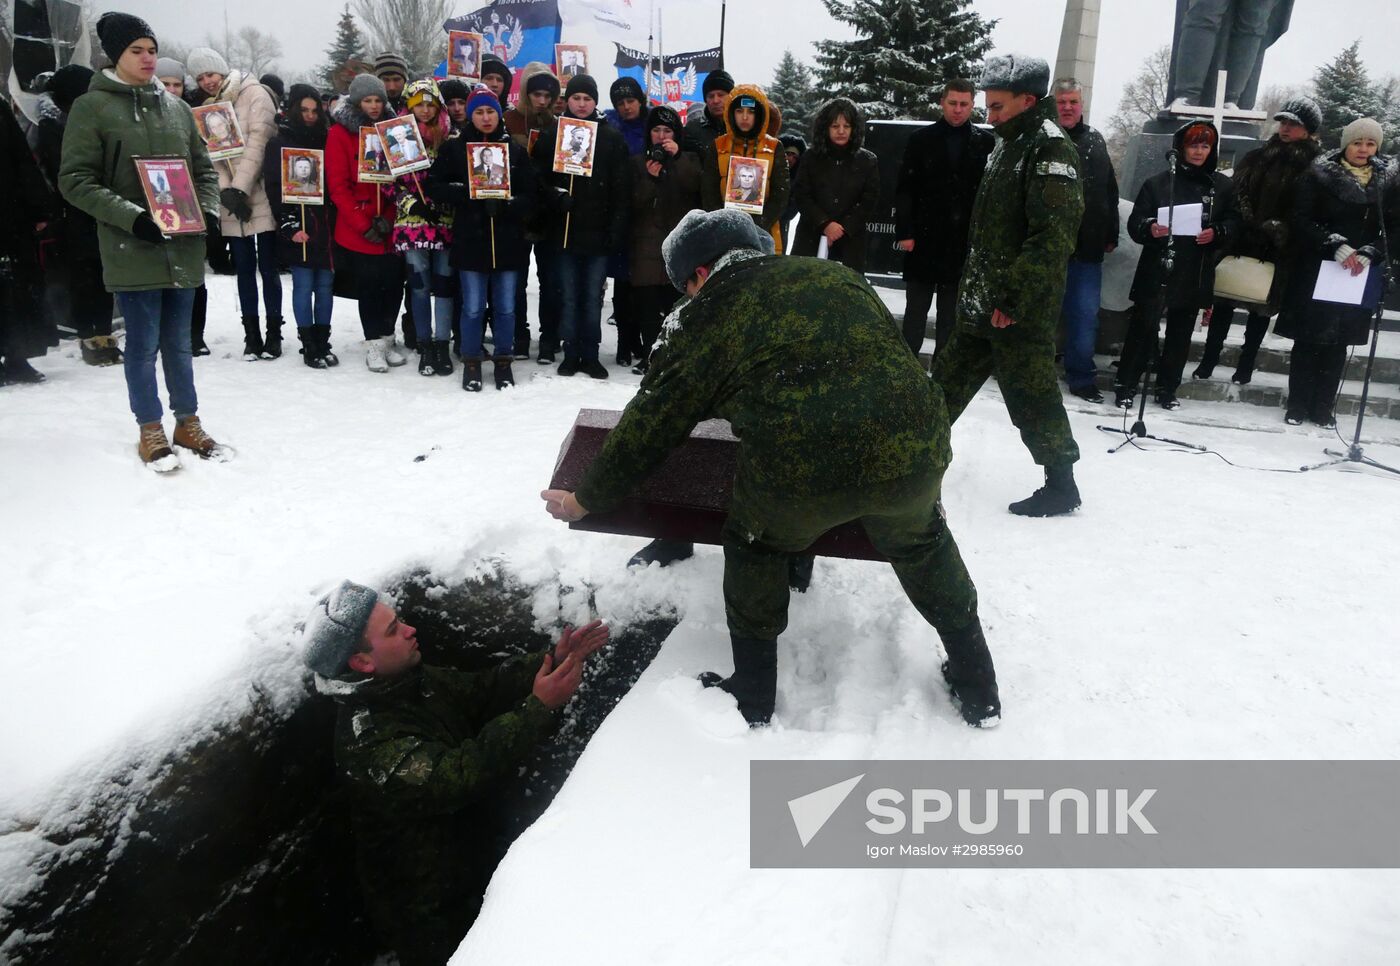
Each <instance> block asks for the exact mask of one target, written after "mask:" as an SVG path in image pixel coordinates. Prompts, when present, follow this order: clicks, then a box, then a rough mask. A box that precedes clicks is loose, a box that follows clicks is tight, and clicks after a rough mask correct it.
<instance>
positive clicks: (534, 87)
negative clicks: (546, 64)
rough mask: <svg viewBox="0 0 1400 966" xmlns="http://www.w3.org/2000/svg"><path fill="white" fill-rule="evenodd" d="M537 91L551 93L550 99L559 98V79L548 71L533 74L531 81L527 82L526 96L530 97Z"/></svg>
mask: <svg viewBox="0 0 1400 966" xmlns="http://www.w3.org/2000/svg"><path fill="white" fill-rule="evenodd" d="M536 91H549V96H550V97H558V96H559V78H557V77H555V76H554V75H553V74H551V73H550V72H549V71H547V70H545V71H540V72H539V73H538V74H531V75H530V79H529V80H527V81H526V82H525V96H526V97H529V96H530V95H531V94H533V93H535V92H536Z"/></svg>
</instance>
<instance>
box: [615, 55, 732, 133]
mask: <svg viewBox="0 0 1400 966" xmlns="http://www.w3.org/2000/svg"><path fill="white" fill-rule="evenodd" d="M614 46H616V47H617V58H616V59H615V60H614V61H613V66H615V67H616V68H617V76H618V77H633V78H635V79H636V80H637V83H639V84H641V85H643V86H644V87H645V86H647V76H646V74H647V70H646V66H647V54H646V51H644V50H634V49H633V48H631V47H624V46H622V45H621V44H614ZM657 61H660V63H659V64H658V63H657ZM720 63H721V54H720V48H718V47H711V48H710V49H709V50H692V51H689V52H687V53H683V54H667V55H666V56H665V57H664V58H653V59H652V74H651V83H650V88H651V89H650V90H648V91H647V97H648V98H649V100H650V101H651V103H652V105H653V106H655V105H662V104H664V105H665V106H667V107H670V108H673V109H674V110H675V111H676V112H677V113H679V114H680V116H681V117H685V116H686V111H687V110H689V109H690V107H691V106H692V105H694V104H699V103H703V102H704V100H705V95H704V93H703V91H704V89H705V78H706V77H708V76H709V74H710V72H711V71H715V70H719V69H720Z"/></svg>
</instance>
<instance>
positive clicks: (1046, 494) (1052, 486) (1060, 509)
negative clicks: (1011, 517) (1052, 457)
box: [1007, 463, 1079, 517]
mask: <svg viewBox="0 0 1400 966" xmlns="http://www.w3.org/2000/svg"><path fill="white" fill-rule="evenodd" d="M1078 508H1079V487H1077V486H1075V485H1074V466H1073V465H1072V464H1069V463H1066V464H1065V465H1064V466H1047V467H1045V485H1044V486H1042V487H1041V488H1040V489H1038V490H1036V491H1035V492H1034V493H1032V494H1031V495H1030V496H1028V497H1026V498H1025V499H1024V500H1017V501H1016V502H1015V503H1013V504H1011V505H1010V506H1009V507H1007V509H1008V510H1010V511H1011V512H1012V513H1014V514H1016V515H1017V516H1022V517H1057V516H1061V515H1063V514H1066V513H1069V512H1071V511H1073V510H1077V509H1078Z"/></svg>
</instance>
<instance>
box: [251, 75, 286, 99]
mask: <svg viewBox="0 0 1400 966" xmlns="http://www.w3.org/2000/svg"><path fill="white" fill-rule="evenodd" d="M258 83H259V84H261V85H263V86H264V87H266V88H267V89H268V90H270V91H272V93H274V94H276V95H277V100H278V101H279V102H280V101H282V100H283V99H284V98H286V96H287V85H286V83H285V82H284V81H283V80H282V78H280V77H278V76H277V75H276V74H263V75H262V76H261V77H259V78H258Z"/></svg>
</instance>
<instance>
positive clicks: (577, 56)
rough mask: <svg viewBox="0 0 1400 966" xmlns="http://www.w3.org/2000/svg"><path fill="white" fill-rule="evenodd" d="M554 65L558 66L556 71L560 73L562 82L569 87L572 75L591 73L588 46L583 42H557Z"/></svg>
mask: <svg viewBox="0 0 1400 966" xmlns="http://www.w3.org/2000/svg"><path fill="white" fill-rule="evenodd" d="M554 65H555V67H556V68H557V69H556V70H555V73H556V74H558V75H559V80H560V82H561V83H562V84H563V85H564V86H565V87H567V86H568V85H569V78H570V77H577V76H578V75H579V74H588V73H590V71H589V69H588V48H587V47H586V46H585V45H583V44H555V45H554Z"/></svg>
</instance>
